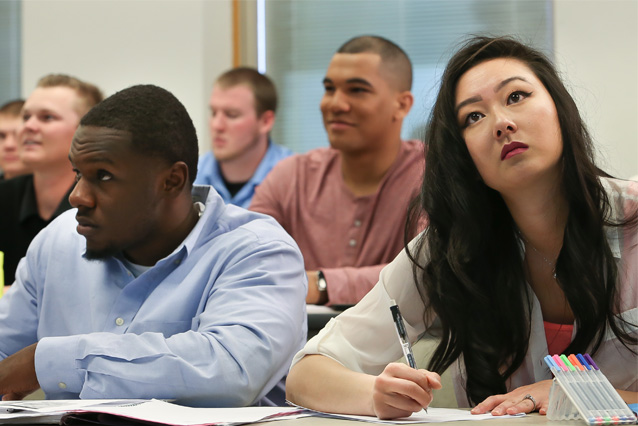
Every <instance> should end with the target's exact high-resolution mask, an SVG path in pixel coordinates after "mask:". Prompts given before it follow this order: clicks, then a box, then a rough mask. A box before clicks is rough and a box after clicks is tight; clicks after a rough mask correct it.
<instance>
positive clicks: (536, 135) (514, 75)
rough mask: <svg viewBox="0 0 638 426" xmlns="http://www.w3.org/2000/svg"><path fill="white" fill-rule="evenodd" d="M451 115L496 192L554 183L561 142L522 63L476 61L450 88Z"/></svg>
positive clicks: (546, 99)
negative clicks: (452, 91) (453, 88)
mask: <svg viewBox="0 0 638 426" xmlns="http://www.w3.org/2000/svg"><path fill="white" fill-rule="evenodd" d="M455 104H456V111H455V112H456V117H457V122H458V124H459V126H460V129H461V134H462V136H463V139H464V140H465V144H466V145H467V148H468V150H469V152H470V155H471V157H472V160H473V161H474V164H475V165H476V168H477V169H478V171H479V173H480V175H481V177H482V179H483V181H484V182H485V184H486V185H488V186H489V187H490V188H493V189H495V190H497V191H499V192H501V193H502V194H513V193H515V192H521V190H522V189H524V188H526V187H527V185H529V184H532V183H537V182H541V181H543V180H546V181H547V182H557V181H558V178H559V175H560V158H561V155H562V152H563V141H562V136H561V132H560V124H559V122H558V115H557V113H556V106H555V105H554V101H553V100H552V98H551V96H550V94H549V92H547V89H546V88H545V86H544V85H543V84H542V83H541V81H540V80H539V79H538V78H537V77H536V75H535V74H534V73H533V72H532V70H531V69H529V68H528V67H527V65H526V64H525V63H523V62H521V61H519V60H517V59H513V58H498V59H492V60H489V61H486V62H482V63H480V64H478V65H476V66H475V67H473V68H470V69H469V70H468V71H467V72H466V73H465V74H463V75H462V76H461V78H460V79H459V82H458V84H457V86H456V102H455Z"/></svg>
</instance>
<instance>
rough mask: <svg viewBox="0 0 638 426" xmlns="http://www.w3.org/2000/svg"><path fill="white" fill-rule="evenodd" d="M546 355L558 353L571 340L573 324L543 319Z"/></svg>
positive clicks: (562, 351)
mask: <svg viewBox="0 0 638 426" xmlns="http://www.w3.org/2000/svg"><path fill="white" fill-rule="evenodd" d="M543 325H544V326H545V338H546V339H547V353H548V355H560V354H562V353H564V351H565V349H566V348H567V346H569V344H570V343H571V342H572V334H573V333H574V325H573V324H557V323H554V322H547V321H543Z"/></svg>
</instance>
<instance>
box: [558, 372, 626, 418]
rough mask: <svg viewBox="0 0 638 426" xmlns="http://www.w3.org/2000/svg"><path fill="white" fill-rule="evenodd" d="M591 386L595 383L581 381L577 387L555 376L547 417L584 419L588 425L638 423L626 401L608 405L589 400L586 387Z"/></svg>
mask: <svg viewBox="0 0 638 426" xmlns="http://www.w3.org/2000/svg"><path fill="white" fill-rule="evenodd" d="M605 380H606V378H605ZM589 386H595V384H594V383H580V386H579V387H578V388H575V387H574V386H570V385H569V384H567V383H563V382H562V381H561V380H558V379H557V378H554V380H553V381H552V387H551V389H550V390H549V406H548V407H547V419H548V420H579V419H582V420H583V421H584V422H585V423H586V424H588V425H624V424H627V425H628V424H635V423H636V416H635V415H634V413H633V412H632V411H631V410H630V409H629V407H628V406H627V405H626V404H624V403H613V404H607V405H606V404H604V403H603V402H600V401H596V402H595V403H592V402H591V401H588V400H587V396H586V395H585V394H586V393H588V389H586V387H589ZM590 389H591V388H590ZM614 392H615V391H614ZM618 398H620V396H618Z"/></svg>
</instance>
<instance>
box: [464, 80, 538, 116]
mask: <svg viewBox="0 0 638 426" xmlns="http://www.w3.org/2000/svg"><path fill="white" fill-rule="evenodd" d="M514 80H520V81H524V82H525V83H529V81H527V80H525V79H524V78H523V77H519V76H514V77H510V78H506V79H505V80H503V81H501V82H500V83H498V84H497V85H496V87H495V88H494V93H496V92H498V91H499V90H501V89H502V88H503V87H505V86H507V85H508V84H509V83H511V82H512V81H514ZM482 99H483V98H482V97H480V96H473V97H471V98H468V99H466V100H464V101H462V102H460V103H459V104H458V105H457V106H456V108H455V109H454V115H458V113H459V110H460V109H461V108H463V107H464V106H465V105H468V104H473V103H475V102H479V101H481V100H482Z"/></svg>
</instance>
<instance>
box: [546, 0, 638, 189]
mask: <svg viewBox="0 0 638 426" xmlns="http://www.w3.org/2000/svg"><path fill="white" fill-rule="evenodd" d="M554 13H555V14H554V19H555V21H554V28H555V33H554V36H555V48H556V51H555V53H556V60H557V63H558V64H559V68H560V70H561V71H562V73H563V78H564V79H565V80H566V81H567V82H568V84H569V88H570V91H571V92H572V94H573V95H574V96H575V98H576V101H577V103H578V105H579V107H580V109H581V111H582V112H583V115H584V117H585V121H586V122H587V124H588V126H589V129H590V131H591V133H592V136H593V137H594V141H595V143H596V147H597V148H598V151H599V156H598V159H599V163H600V164H602V165H603V167H604V168H605V169H606V170H607V171H608V172H610V173H611V174H613V175H616V176H618V177H621V178H629V177H631V176H634V175H637V174H638V1H637V0H554Z"/></svg>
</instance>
